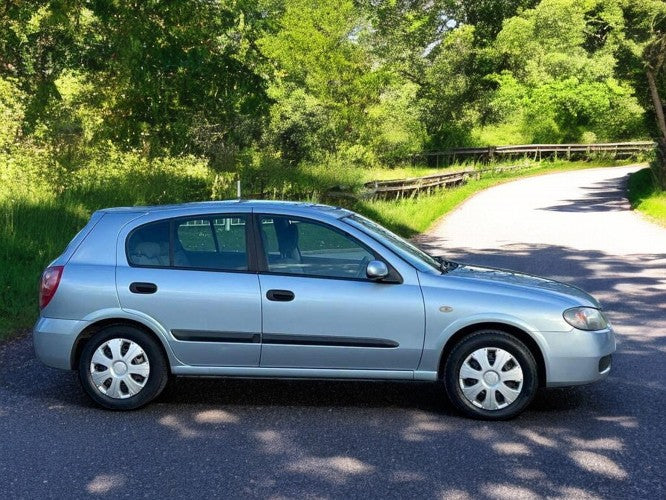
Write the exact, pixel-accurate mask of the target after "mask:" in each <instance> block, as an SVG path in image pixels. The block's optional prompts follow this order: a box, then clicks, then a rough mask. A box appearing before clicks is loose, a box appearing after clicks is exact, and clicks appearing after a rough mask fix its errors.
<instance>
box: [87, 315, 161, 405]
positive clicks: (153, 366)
mask: <svg viewBox="0 0 666 500" xmlns="http://www.w3.org/2000/svg"><path fill="white" fill-rule="evenodd" d="M78 368H79V380H80V381H81V385H82V386H83V389H84V390H85V391H86V393H88V395H89V396H90V397H91V398H92V399H93V400H94V401H95V402H96V403H98V404H99V405H101V406H103V407H105V408H108V409H111V410H133V409H135V408H139V407H140V406H143V405H145V404H147V403H148V402H150V401H152V400H153V399H155V398H156V397H157V396H158V395H159V394H160V393H161V392H162V390H163V389H164V386H165V385H166V383H167V380H168V376H169V375H168V369H167V361H166V359H165V358H164V354H163V353H162V349H161V348H160V346H159V344H158V343H157V341H155V340H154V339H153V338H152V337H150V336H148V335H146V333H145V332H143V331H141V330H139V329H137V328H134V327H132V326H129V325H113V326H110V327H107V328H104V329H102V330H100V331H99V332H97V333H96V334H95V335H94V336H93V337H92V338H91V339H90V340H88V342H87V343H86V345H85V346H84V348H83V352H82V353H81V357H80V359H79V366H78Z"/></svg>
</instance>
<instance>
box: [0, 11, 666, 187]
mask: <svg viewBox="0 0 666 500" xmlns="http://www.w3.org/2000/svg"><path fill="white" fill-rule="evenodd" d="M665 25H666V7H665V4H664V2H663V1H661V0H541V1H538V0H479V1H475V2H460V1H458V0H340V1H338V2H328V1H325V0H230V1H224V2H223V1H221V0H193V1H189V2H180V1H175V0H141V1H139V0H113V1H108V0H8V1H6V2H3V4H2V5H1V6H0V148H2V149H3V150H4V151H9V150H10V149H12V148H16V147H19V146H20V147H39V148H43V149H45V150H46V151H48V152H49V158H50V159H51V160H50V161H52V162H53V164H54V166H57V167H58V168H65V169H76V167H77V165H79V164H81V163H82V162H84V161H85V159H86V158H88V157H90V155H92V154H97V153H95V152H96V151H97V152H98V151H100V150H104V149H109V148H111V149H113V150H118V151H132V152H133V153H137V154H140V155H144V156H145V157H160V156H168V155H171V156H174V155H175V156H179V155H188V154H194V155H197V156H199V157H202V158H205V159H206V160H207V161H208V163H209V165H210V166H212V167H213V168H214V169H215V170H216V171H218V172H223V171H227V172H239V171H241V170H242V169H244V168H250V166H251V171H252V172H253V175H259V172H260V171H261V170H262V169H267V168H273V169H275V168H282V169H294V168H301V167H303V166H308V165H309V166H326V165H336V168H338V167H339V166H340V165H345V164H350V165H355V166H366V165H376V164H382V163H387V164H392V163H395V162H397V161H399V159H400V158H403V157H405V156H408V155H410V154H411V153H415V152H419V151H422V150H424V149H428V148H443V147H453V146H465V145H475V144H491V143H511V142H513V143H517V142H559V141H582V140H599V141H601V140H622V139H634V138H643V137H645V136H646V135H647V134H650V133H651V134H653V135H654V136H655V137H662V139H663V141H664V144H666V124H663V106H664V95H665V93H666V69H665V66H666V63H665V60H666V38H665V36H666V35H665V32H666V28H665ZM660 117H661V118H660ZM662 124H663V126H662ZM664 147H665V148H666V146H664ZM664 151H666V149H665V150H664Z"/></svg>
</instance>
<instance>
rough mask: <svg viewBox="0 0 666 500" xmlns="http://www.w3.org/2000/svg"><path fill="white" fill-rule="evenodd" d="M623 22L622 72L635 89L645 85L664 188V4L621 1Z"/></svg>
mask: <svg viewBox="0 0 666 500" xmlns="http://www.w3.org/2000/svg"><path fill="white" fill-rule="evenodd" d="M622 6H623V10H624V15H625V17H626V19H627V21H626V25H627V30H626V41H625V48H626V50H627V57H626V58H625V61H624V62H625V71H627V73H629V74H630V75H633V77H634V79H635V82H636V86H637V87H639V88H640V87H641V86H642V85H641V84H642V82H641V80H643V81H644V82H645V83H647V92H646V93H645V98H644V99H645V101H646V107H647V108H648V109H652V111H653V114H654V115H653V117H654V121H653V126H652V127H651V128H652V131H653V134H654V136H655V138H656V140H657V144H658V148H657V149H658V155H657V156H658V158H657V169H656V174H657V179H658V182H659V184H660V185H661V188H662V189H666V119H665V118H664V107H665V106H666V105H665V101H664V99H665V98H664V97H663V96H666V3H664V2H663V1H662V0H625V1H624V2H623V3H622Z"/></svg>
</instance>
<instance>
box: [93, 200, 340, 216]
mask: <svg viewBox="0 0 666 500" xmlns="http://www.w3.org/2000/svg"><path fill="white" fill-rule="evenodd" d="M241 204H242V206H243V207H244V208H250V209H252V210H253V211H255V210H256V211H258V212H263V211H268V212H270V211H271V210H281V209H289V210H290V211H292V212H302V213H303V214H304V215H307V214H309V215H312V214H313V212H316V213H319V214H321V215H328V216H330V217H334V218H338V219H339V218H341V217H344V216H346V215H349V214H351V213H352V212H350V211H349V210H346V209H344V208H342V207H333V206H330V205H323V204H319V203H311V202H301V201H276V200H243V199H237V200H220V201H195V202H190V203H180V204H173V205H152V206H135V207H113V208H104V209H102V210H100V212H125V213H128V212H133V213H143V214H148V213H159V212H166V211H177V210H179V209H183V210H187V211H188V212H190V211H191V210H192V209H196V208H201V209H205V210H206V211H207V212H208V211H210V210H211V209H213V210H214V209H215V208H219V209H220V210H229V209H232V210H233V207H234V206H239V205H241Z"/></svg>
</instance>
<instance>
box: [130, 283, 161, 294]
mask: <svg viewBox="0 0 666 500" xmlns="http://www.w3.org/2000/svg"><path fill="white" fill-rule="evenodd" d="M129 289H130V292H132V293H155V292H156V291H157V285H156V284H155V283H142V282H139V281H135V282H134V283H132V284H130V286H129Z"/></svg>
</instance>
